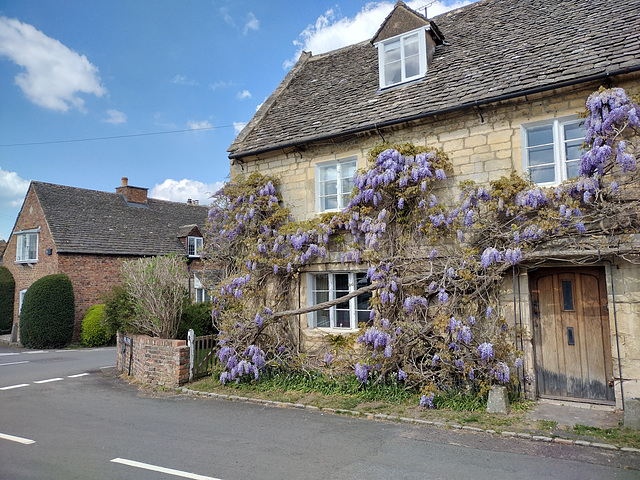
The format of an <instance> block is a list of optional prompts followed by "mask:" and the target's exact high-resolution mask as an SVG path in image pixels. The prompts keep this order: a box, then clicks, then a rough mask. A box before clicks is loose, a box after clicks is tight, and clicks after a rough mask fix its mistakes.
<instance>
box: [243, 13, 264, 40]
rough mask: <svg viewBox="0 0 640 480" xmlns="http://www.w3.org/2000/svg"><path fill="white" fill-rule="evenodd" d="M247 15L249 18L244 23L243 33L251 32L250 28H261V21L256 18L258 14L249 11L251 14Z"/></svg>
mask: <svg viewBox="0 0 640 480" xmlns="http://www.w3.org/2000/svg"><path fill="white" fill-rule="evenodd" d="M247 17H248V20H247V22H246V23H245V24H244V27H243V28H242V34H243V35H246V34H247V33H249V30H254V31H256V30H258V29H259V28H260V21H259V20H258V19H257V18H256V16H255V15H254V14H253V13H252V12H249V15H247Z"/></svg>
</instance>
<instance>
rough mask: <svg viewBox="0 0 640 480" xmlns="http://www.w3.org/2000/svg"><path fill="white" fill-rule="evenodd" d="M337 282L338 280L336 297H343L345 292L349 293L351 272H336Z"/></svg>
mask: <svg viewBox="0 0 640 480" xmlns="http://www.w3.org/2000/svg"><path fill="white" fill-rule="evenodd" d="M335 282H336V298H339V297H342V296H344V295H345V294H347V293H349V274H348V273H336V275H335ZM337 292H341V294H340V295H338V293H337Z"/></svg>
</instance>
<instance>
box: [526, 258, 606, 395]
mask: <svg viewBox="0 0 640 480" xmlns="http://www.w3.org/2000/svg"><path fill="white" fill-rule="evenodd" d="M530 287H531V302H532V309H533V312H532V314H533V323H534V339H535V353H536V373H537V378H538V394H539V395H541V396H556V397H575V398H580V399H585V400H595V401H612V400H614V389H613V388H611V387H609V380H610V379H611V375H612V359H611V339H610V336H609V314H608V312H607V289H606V283H605V274H604V269H603V268H599V267H589V268H561V269H551V268H541V269H539V270H537V271H535V272H532V273H531V274H530Z"/></svg>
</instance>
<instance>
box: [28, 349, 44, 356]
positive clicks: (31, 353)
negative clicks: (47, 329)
mask: <svg viewBox="0 0 640 480" xmlns="http://www.w3.org/2000/svg"><path fill="white" fill-rule="evenodd" d="M24 353H26V354H27V355H33V354H35V353H49V352H47V351H46V350H36V351H35V352H24Z"/></svg>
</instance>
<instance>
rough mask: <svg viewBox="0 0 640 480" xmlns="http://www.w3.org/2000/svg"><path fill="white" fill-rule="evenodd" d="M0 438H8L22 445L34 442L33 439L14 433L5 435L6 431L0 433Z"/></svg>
mask: <svg viewBox="0 0 640 480" xmlns="http://www.w3.org/2000/svg"><path fill="white" fill-rule="evenodd" d="M0 438H2V439H4V440H10V441H12V442H16V443H22V444H23V445H31V444H32V443H36V441H35V440H30V439H28V438H22V437H16V436H14V435H7V434H6V433H0Z"/></svg>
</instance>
